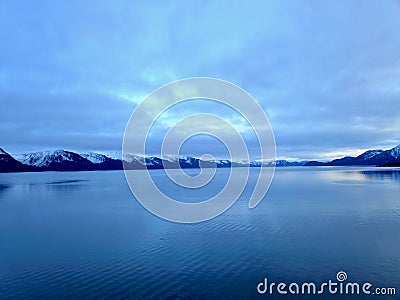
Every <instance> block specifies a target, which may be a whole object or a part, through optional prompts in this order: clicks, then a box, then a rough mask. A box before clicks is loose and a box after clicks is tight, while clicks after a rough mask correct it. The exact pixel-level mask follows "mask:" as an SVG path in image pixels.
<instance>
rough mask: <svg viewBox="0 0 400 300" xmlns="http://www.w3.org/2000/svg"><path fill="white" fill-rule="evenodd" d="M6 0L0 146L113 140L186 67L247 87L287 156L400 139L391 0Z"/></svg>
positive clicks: (0, 32) (399, 66) (397, 40)
mask: <svg viewBox="0 0 400 300" xmlns="http://www.w3.org/2000/svg"><path fill="white" fill-rule="evenodd" d="M1 6H2V8H1V10H0V25H1V26H0V38H1V41H2V47H0V101H1V111H0V119H1V126H0V146H1V147H4V148H5V149H7V150H9V151H11V152H15V151H24V150H27V151H31V150H42V149H45V148H59V147H64V148H69V149H75V150H104V151H105V150H119V149H120V148H121V143H122V135H123V131H124V128H125V124H126V122H127V120H128V118H129V116H130V114H131V112H132V110H133V109H134V107H135V106H136V104H137V103H138V102H139V101H140V100H141V99H142V98H143V97H144V96H145V95H146V94H148V93H149V92H151V91H152V90H154V89H155V88H158V87H159V86H161V85H163V84H166V83H168V82H170V81H172V80H177V79H181V78H186V77H193V76H211V77H218V78H222V79H225V80H229V81H231V82H233V83H236V84H238V85H240V86H241V87H243V88H244V89H246V90H247V91H249V92H250V93H251V94H252V95H253V96H254V97H255V98H256V99H257V100H258V101H259V102H260V104H261V105H262V107H263V108H264V110H265V111H266V113H267V114H268V116H269V117H270V120H271V124H272V126H273V129H274V132H275V136H276V141H277V145H278V155H279V156H281V157H288V158H299V159H302V158H305V159H307V158H314V157H315V158H319V157H321V158H323V157H331V156H332V157H334V156H337V155H340V154H341V153H348V151H350V150H351V151H354V152H355V153H357V151H361V150H362V149H366V148H375V147H380V148H388V147H391V146H394V145H395V144H398V143H400V55H399V53H400V35H399V34H398V29H399V28H400V5H399V3H398V2H395V1H384V2H379V3H378V2H376V1H333V2H332V1H311V2H309V3H307V5H305V3H304V2H301V1H288V2H285V1H276V2H273V1H265V2H263V1H253V2H248V1H246V2H243V3H240V2H239V1H237V2H235V1H233V2H232V1H225V2H224V1H212V2H211V1H210V2H207V1H206V2H194V1H193V2H181V1H176V2H174V1H168V2H152V3H150V2H142V3H135V2H132V1H117V2H114V1H93V2H90V1H88V2H82V1H76V2H74V1H67V2H62V1H41V2H26V1H21V2H20V1H5V2H4V1H3V3H2V5H1ZM196 109H197V106H193V107H192V108H191V109H189V110H188V109H187V107H186V108H185V110H183V111H184V112H187V113H189V111H190V110H192V111H190V112H196ZM221 113H223V114H225V112H224V111H223V110H221ZM226 116H228V115H226ZM174 117H176V116H174V115H172V116H171V117H170V122H173V120H174ZM164 125H165V124H163V126H164ZM162 129H163V127H160V129H159V130H158V129H157V128H156V130H155V131H154V132H155V134H156V135H157V133H158V134H159V136H155V137H154V140H155V141H156V140H157V141H158V140H159V139H160V138H161V136H162V134H163V132H164V131H163V130H162ZM196 141H197V142H196ZM154 143H155V142H154ZM191 145H192V146H191ZM249 145H254V141H249ZM191 147H192V148H191ZM155 148H156V146H154V149H155ZM190 149H193V154H201V153H196V152H200V151H206V149H205V147H204V145H201V139H193V141H192V144H190V143H188V144H187V145H185V151H186V152H187V153H189V152H190ZM215 149H219V147H218V145H216V146H215Z"/></svg>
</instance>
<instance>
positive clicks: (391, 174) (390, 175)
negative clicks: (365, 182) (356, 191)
mask: <svg viewBox="0 0 400 300" xmlns="http://www.w3.org/2000/svg"><path fill="white" fill-rule="evenodd" d="M359 173H360V174H362V175H363V176H365V178H367V179H381V180H393V181H400V170H379V171H374V170H368V171H360V172H359Z"/></svg>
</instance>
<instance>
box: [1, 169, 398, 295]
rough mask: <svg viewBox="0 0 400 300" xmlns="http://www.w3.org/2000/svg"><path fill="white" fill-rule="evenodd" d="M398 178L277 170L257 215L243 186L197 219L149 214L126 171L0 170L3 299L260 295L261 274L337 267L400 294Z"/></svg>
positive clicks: (290, 275)
mask: <svg viewBox="0 0 400 300" xmlns="http://www.w3.org/2000/svg"><path fill="white" fill-rule="evenodd" d="M392 170H393V169H392ZM220 171H221V172H222V174H221V176H220V175H218V174H217V176H216V180H217V181H218V182H219V183H223V182H224V178H225V177H227V176H228V174H224V173H223V172H226V171H228V170H222V169H221V170H220ZM371 171H372V172H371ZM382 171H383V172H382ZM399 171H400V170H395V171H394V172H393V171H391V170H387V169H382V170H381V169H376V170H374V169H373V168H344V167H343V168H313V167H299V168H281V169H278V170H277V171H276V175H275V178H274V180H273V183H272V185H271V188H270V190H269V192H268V194H267V197H266V198H265V200H263V201H262V202H261V203H260V205H259V206H258V207H257V208H255V209H253V210H249V209H248V200H249V197H250V195H251V193H250V190H245V192H244V193H243V195H242V197H241V198H240V199H239V200H238V202H237V203H235V204H234V205H233V206H232V207H231V208H230V209H229V210H228V211H227V212H226V213H224V214H222V215H220V216H219V217H217V218H215V219H213V220H210V221H207V222H202V223H199V224H175V223H171V222H167V221H164V220H161V219H160V218H157V217H155V216H153V215H152V214H150V213H149V212H148V211H146V210H145V209H144V208H143V207H142V206H141V205H140V204H139V203H138V202H137V201H135V199H134V198H133V196H132V193H131V192H130V190H129V187H128V185H127V184H126V181H125V178H124V173H123V172H122V171H109V172H102V171H99V172H64V173H61V172H43V173H36V174H35V173H25V174H0V196H1V201H0V298H1V299H3V298H6V299H7V298H12V299H27V298H28V299H30V298H35V297H36V298H38V297H40V298H49V299H53V298H54V299H62V298H66V299H81V298H84V299H86V298H109V299H114V298H116V299H120V298H126V299H139V298H140V299H254V298H256V297H257V292H256V285H257V283H258V282H260V281H261V280H263V278H264V277H268V280H270V281H271V282H272V281H273V282H300V283H301V282H326V281H327V280H330V279H333V280H334V279H335V276H336V273H337V272H338V271H339V270H343V271H345V272H346V273H347V274H348V275H349V278H351V280H352V281H354V282H365V281H368V282H371V283H372V284H374V285H375V286H381V287H384V286H386V287H389V286H394V287H396V288H400V277H399V276H398V274H400V256H399V253H400V251H399V250H400V234H399V228H400V201H399V193H400V185H399V184H398V178H399ZM138 172H142V171H138ZM152 174H153V175H154V178H156V179H157V180H159V181H160V185H161V186H163V187H166V188H167V187H168V183H167V178H166V177H165V176H164V175H163V172H162V171H159V170H154V171H152ZM256 178H257V177H256V176H254V177H251V179H250V180H252V181H255V179H256ZM381 179H387V180H386V181H383V180H381ZM382 183H384V184H382ZM169 190H170V191H169V192H170V193H171V194H172V195H174V196H179V197H181V198H185V196H186V197H193V194H192V193H190V191H188V190H177V189H175V190H174V189H169ZM1 191H3V192H1ZM4 191H6V192H4ZM63 200H65V201H63ZM272 296H273V295H271V297H269V296H266V297H264V298H265V299H267V298H269V299H280V298H275V297H272ZM328 296H329V295H323V296H321V297H322V298H321V299H324V300H326V299H335V300H336V299H339V298H340V299H342V297H340V296H338V295H334V296H333V297H331V298H330V297H328ZM284 298H286V297H284ZM294 298H296V299H310V297H305V298H302V297H300V296H299V297H297V296H296V297H294ZM317 298H318V297H317ZM343 298H344V297H343ZM345 298H346V299H357V300H358V299H361V298H360V297H351V296H348V297H347V296H346V297H345ZM378 298H379V299H382V300H383V299H395V297H387V298H385V296H383V297H378ZM282 299H283V298H282ZM288 299H293V298H292V297H288Z"/></svg>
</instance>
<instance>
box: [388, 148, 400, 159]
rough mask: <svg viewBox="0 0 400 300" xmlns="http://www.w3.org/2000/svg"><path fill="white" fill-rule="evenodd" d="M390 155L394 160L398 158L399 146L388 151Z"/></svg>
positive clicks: (399, 155) (399, 156)
mask: <svg viewBox="0 0 400 300" xmlns="http://www.w3.org/2000/svg"><path fill="white" fill-rule="evenodd" d="M390 155H391V156H393V157H394V158H400V145H397V146H396V147H394V148H393V149H390Z"/></svg>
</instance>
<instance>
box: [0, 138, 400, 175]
mask: <svg viewBox="0 0 400 300" xmlns="http://www.w3.org/2000/svg"><path fill="white" fill-rule="evenodd" d="M248 165H249V166H250V167H260V166H262V165H263V166H271V165H272V164H271V163H270V164H266V163H262V162H261V161H251V162H249V163H246V162H241V161H237V162H233V161H229V160H215V161H205V160H201V159H199V158H196V157H191V156H186V157H179V156H167V157H164V158H160V157H157V156H149V157H141V156H137V155H125V157H124V159H122V154H121V153H118V152H114V153H104V154H102V153H94V152H88V153H75V152H72V151H66V150H55V151H41V152H33V153H26V154H15V155H11V154H9V153H7V152H6V151H4V150H3V149H1V148H0V172H39V171H95V170H122V169H123V167H124V166H125V167H126V168H127V169H145V168H147V169H163V168H170V169H173V168H179V167H181V168H199V167H200V166H202V167H214V166H216V167H217V168H227V167H243V166H248ZM275 166H276V167H285V166H400V145H398V146H396V147H394V148H392V149H389V150H368V151H366V152H364V153H362V154H361V155H359V156H357V157H350V156H348V157H343V158H340V159H335V160H332V161H330V162H320V161H287V160H276V161H275Z"/></svg>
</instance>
